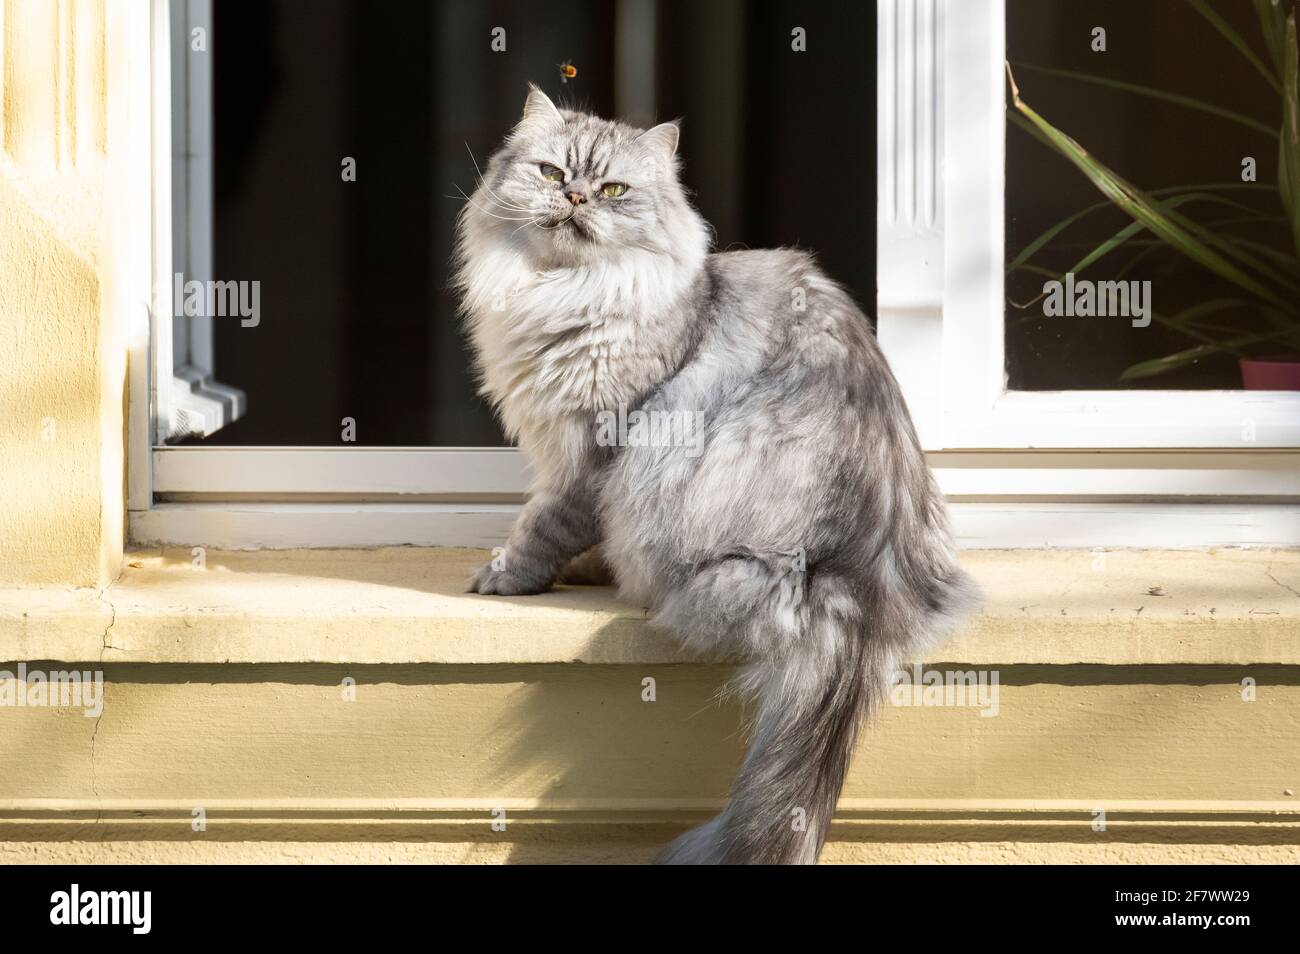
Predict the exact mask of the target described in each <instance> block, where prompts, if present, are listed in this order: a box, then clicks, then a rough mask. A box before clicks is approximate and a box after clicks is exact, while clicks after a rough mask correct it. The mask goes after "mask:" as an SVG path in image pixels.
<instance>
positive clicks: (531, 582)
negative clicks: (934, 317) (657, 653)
mask: <svg viewBox="0 0 1300 954" xmlns="http://www.w3.org/2000/svg"><path fill="white" fill-rule="evenodd" d="M677 138H678V130H677V127H676V126H675V125H672V124H665V125H662V126H656V127H654V128H653V129H650V130H644V131H643V130H640V129H634V128H631V127H628V126H625V125H622V124H620V123H616V122H609V121H606V120H603V119H599V118H597V117H594V116H589V115H585V114H581V113H576V112H572V111H567V110H565V111H561V110H559V109H557V108H556V107H555V106H554V104H552V103H551V101H550V100H549V99H548V98H547V97H546V96H545V95H544V94H543V93H541V92H540V91H538V90H536V89H533V90H532V91H531V92H530V94H529V96H528V99H527V103H526V105H525V109H524V114H523V117H522V119H521V120H520V122H519V124H518V126H517V127H516V128H515V130H514V131H513V133H512V134H511V135H510V136H509V138H508V139H507V141H506V142H505V143H504V144H503V145H502V146H501V148H500V149H499V150H498V151H497V152H496V154H495V155H493V156H492V158H491V160H490V161H489V162H488V164H487V166H486V167H485V169H484V171H483V176H482V179H481V181H480V183H479V185H478V188H477V189H476V190H475V192H474V194H473V196H471V197H470V201H469V203H468V204H467V205H466V207H465V209H464V211H463V213H462V216H461V219H460V224H459V236H458V239H459V243H458V271H457V278H456V283H457V287H458V289H459V291H460V293H461V295H462V296H463V310H464V315H465V318H466V323H467V327H468V331H469V335H470V338H471V341H472V344H473V347H474V353H475V356H476V361H477V370H478V372H479V374H480V376H481V381H482V391H483V394H484V395H486V396H487V398H488V399H489V400H490V401H491V402H492V404H493V405H494V407H495V408H496V410H497V412H498V413H499V415H500V417H501V420H502V421H503V423H504V426H505V428H506V430H507V432H508V433H509V435H510V436H511V437H512V438H514V439H515V440H517V441H518V443H519V444H520V446H521V447H522V448H523V449H524V450H525V452H526V453H527V454H528V456H529V458H530V461H531V463H532V465H533V468H534V471H535V473H536V475H537V476H536V485H535V486H534V488H533V492H532V495H531V497H530V499H529V502H528V503H527V504H526V506H525V507H524V510H523V513H522V515H521V517H520V519H519V522H518V524H517V526H516V527H515V528H514V531H513V532H512V534H511V536H510V539H509V541H508V543H507V546H506V548H505V552H504V554H502V556H501V558H499V559H497V560H495V561H493V562H492V563H489V564H488V565H486V566H484V567H483V568H482V569H480V570H479V571H478V572H477V573H476V574H475V576H474V578H473V580H472V581H471V582H470V585H469V589H470V590H471V591H472V592H477V593H484V594H502V595H520V594H529V593H537V592H541V591H543V590H545V589H547V588H548V587H550V586H551V585H552V584H553V583H554V582H555V581H556V579H557V578H558V577H559V575H560V574H561V573H562V572H563V571H564V569H565V566H566V564H568V563H569V562H570V561H571V560H572V559H573V558H575V557H578V556H580V555H581V554H583V553H584V552H586V551H588V550H589V549H590V548H591V547H593V546H596V545H597V544H601V545H602V547H603V550H604V555H605V560H606V561H607V562H608V565H609V567H610V569H611V570H612V572H613V574H614V577H615V579H616V581H617V583H618V586H619V588H620V592H621V593H622V595H623V596H624V597H626V598H627V599H629V600H633V601H638V602H639V603H640V604H641V605H644V606H647V607H649V608H650V609H651V611H652V613H653V622H654V624H655V625H657V626H661V627H664V628H666V629H668V630H670V631H672V632H673V633H675V634H677V635H678V636H679V637H680V638H681V639H682V640H683V641H684V642H685V643H687V644H689V645H692V646H697V647H701V648H707V649H709V650H712V651H715V652H716V651H721V652H725V653H729V654H736V655H738V656H740V657H743V658H744V659H746V660H748V662H747V663H746V664H745V666H744V668H743V670H742V673H741V676H740V684H741V688H742V689H743V690H744V691H745V693H746V694H747V696H748V698H750V699H751V700H752V702H753V706H754V713H755V721H754V728H753V738H752V742H751V745H750V749H749V752H748V755H747V756H746V758H745V761H744V764H743V767H742V768H741V770H740V773H739V776H738V777H737V779H736V781H735V783H734V786H733V789H732V792H731V798H730V801H729V803H728V805H727V807H726V809H725V810H724V811H723V812H722V813H721V814H720V815H718V816H717V817H716V818H714V819H713V820H712V821H710V822H709V823H707V824H705V825H703V826H701V827H699V828H696V829H694V830H692V831H689V832H687V833H686V834H684V835H683V836H681V837H680V838H678V839H677V840H676V841H674V842H673V843H672V844H671V845H669V846H668V847H667V848H666V849H665V850H664V852H663V854H662V856H661V859H660V860H661V861H664V862H671V863H812V862H815V861H816V859H817V856H818V853H819V852H820V850H821V847H822V843H823V841H824V840H825V838H826V834H827V828H828V825H829V823H830V819H831V816H832V814H833V813H834V809H835V803H836V800H837V799H838V797H839V792H840V787H841V785H842V784H843V780H844V776H845V773H846V771H847V768H848V763H849V759H850V756H851V754H852V751H853V745H854V741H855V737H856V734H857V731H858V727H859V725H860V723H861V721H862V718H863V716H864V714H865V713H866V712H867V711H868V710H869V709H870V707H871V706H872V705H873V704H875V703H877V702H878V701H879V700H880V699H881V698H882V696H883V694H884V692H885V690H886V686H887V682H888V679H889V677H890V674H891V673H892V672H893V671H894V670H895V669H896V668H897V667H898V666H899V665H901V664H902V662H903V661H905V660H907V659H909V658H912V657H915V656H916V655H917V654H918V653H919V652H921V651H922V650H923V649H924V648H926V647H928V646H929V645H931V644H932V643H933V642H934V641H935V640H937V639H938V638H939V637H940V636H942V635H943V634H944V633H946V632H948V631H949V630H951V629H952V628H953V627H954V626H955V625H956V624H957V623H958V622H959V621H960V620H961V619H962V618H963V617H964V616H965V615H966V614H967V613H969V612H970V611H971V610H972V608H973V607H974V605H975V603H976V602H977V599H978V596H977V592H976V589H975V587H974V586H973V584H972V583H971V581H970V580H969V578H968V577H967V576H966V575H965V574H964V573H963V572H962V570H961V569H960V568H959V566H958V564H957V560H956V556H955V553H954V549H953V545H952V542H951V536H950V532H949V529H948V523H947V516H946V513H945V509H944V505H943V501H942V498H941V497H940V495H939V493H938V491H937V489H936V487H935V485H934V482H933V480H932V478H931V475H930V473H929V471H928V470H927V468H926V464H925V460H924V457H923V456H922V453H921V450H920V447H919V445H918V443H917V439H916V436H915V433H914V430H913V427H912V423H911V420H910V418H909V416H908V412H907V408H906V407H905V405H904V403H903V398H902V395H901V393H900V391H899V388H898V385H897V383H896V382H895V380H894V377H893V375H892V374H891V372H890V369H889V367H888V365H887V364H886V362H885V359H884V357H883V355H882V354H881V352H880V349H879V348H878V347H877V345H876V342H875V339H874V337H873V335H872V334H871V330H870V327H869V324H868V321H867V319H866V317H865V316H864V315H863V313H862V311H861V310H860V309H859V308H858V307H857V306H856V305H855V304H854V303H853V301H852V300H851V299H850V297H849V296H848V295H847V294H846V293H845V292H844V291H843V290H842V289H841V288H840V287H839V286H838V285H836V284H835V283H834V282H833V281H831V280H830V279H829V278H827V277H826V275H825V274H823V273H822V272H821V270H820V269H819V268H818V267H817V265H816V263H815V262H814V261H813V259H812V258H811V257H810V256H809V255H807V254H805V253H803V252H800V251H795V250H791V249H775V250H767V251H757V250H756V251H737V252H722V253H712V254H710V252H709V241H708V229H707V226H706V224H705V223H704V221H703V220H702V219H701V218H700V216H699V215H698V213H696V212H695V210H694V209H693V208H692V207H691V205H690V203H689V201H688V199H687V196H686V194H685V191H684V190H683V188H682V186H681V185H680V183H679V180H678V175H677V173H678V167H677V158H676V145H677ZM544 164H545V166H554V167H556V168H558V169H560V170H562V171H563V176H564V178H563V181H562V182H553V181H550V180H548V179H547V178H546V177H545V175H544V173H543V171H542V170H543V169H544V167H545V166H544ZM610 182H615V183H618V184H622V185H624V186H626V191H625V192H623V193H622V194H620V195H615V196H610V195H607V194H606V192H605V190H604V186H605V185H606V184H607V183H610ZM612 191H614V192H616V193H617V191H618V190H617V189H614V190H612ZM572 193H577V195H578V198H579V199H580V200H581V201H576V204H575V199H574V198H573V197H572V195H571V194H572ZM620 406H622V408H623V410H624V411H626V410H627V409H633V410H639V411H642V412H643V413H644V414H646V415H650V414H658V415H661V416H663V419H665V420H668V419H674V420H675V419H684V418H685V417H686V416H688V415H693V417H692V418H691V419H693V420H698V421H702V422H703V428H704V441H703V443H702V445H701V446H702V450H700V449H699V447H697V448H696V450H695V451H694V452H693V451H692V450H691V449H690V447H688V446H686V445H685V443H684V442H673V441H671V440H664V439H660V440H652V441H640V442H638V441H637V440H634V439H630V438H629V439H626V440H619V441H615V442H610V441H608V440H602V439H601V429H600V426H599V425H600V421H601V420H602V414H603V415H604V418H603V419H604V420H605V421H608V420H609V415H610V414H613V413H616V412H618V411H619V408H620ZM664 433H668V432H664ZM661 438H662V434H661ZM589 562H590V558H588V563H589ZM588 569H589V567H588Z"/></svg>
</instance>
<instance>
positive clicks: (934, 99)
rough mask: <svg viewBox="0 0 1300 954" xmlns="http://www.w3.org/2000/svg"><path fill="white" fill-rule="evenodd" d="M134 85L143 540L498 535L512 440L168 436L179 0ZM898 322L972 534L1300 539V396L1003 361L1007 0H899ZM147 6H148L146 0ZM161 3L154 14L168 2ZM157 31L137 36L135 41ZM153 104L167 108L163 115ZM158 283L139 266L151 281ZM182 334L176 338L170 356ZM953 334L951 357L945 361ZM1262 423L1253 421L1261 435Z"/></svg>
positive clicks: (891, 333)
mask: <svg viewBox="0 0 1300 954" xmlns="http://www.w3.org/2000/svg"><path fill="white" fill-rule="evenodd" d="M190 2H194V0H170V2H169V0H151V2H150V6H151V10H148V11H146V13H145V15H144V16H143V17H141V15H140V14H139V12H138V10H135V9H134V8H133V13H132V17H133V18H134V19H133V22H134V32H135V33H137V34H138V33H141V32H143V36H144V37H148V38H149V39H148V41H147V42H148V44H149V46H150V54H151V55H150V56H149V57H148V58H147V62H148V63H149V69H148V70H146V71H144V72H147V73H149V81H148V82H145V83H142V84H138V85H137V86H136V88H135V93H134V98H133V106H134V108H136V109H137V110H140V111H141V113H140V114H141V115H146V116H148V115H151V116H152V126H151V129H152V136H150V130H149V129H148V128H146V129H145V132H144V134H143V136H141V135H140V129H139V126H140V124H135V126H134V127H133V129H134V132H135V135H136V141H135V148H134V149H133V154H134V155H135V156H136V157H137V159H136V161H133V162H132V163H131V167H130V169H128V170H125V171H124V174H125V175H127V176H128V178H129V179H130V181H131V183H132V186H131V189H132V194H133V195H136V196H145V197H147V198H148V199H149V200H150V202H151V205H150V207H151V208H152V230H151V234H149V233H148V232H146V231H145V230H142V229H139V228H137V229H136V230H135V231H134V232H133V233H132V234H133V235H134V236H135V237H136V244H135V245H134V246H133V248H134V249H135V254H133V255H132V256H130V258H131V261H132V262H133V268H132V269H131V271H132V275H133V276H134V277H135V278H136V279H137V280H139V279H141V277H142V276H143V275H149V276H150V280H151V282H152V285H151V286H150V290H149V292H148V293H147V294H146V295H144V296H142V297H143V298H145V299H146V300H150V301H151V302H152V308H151V311H150V313H151V315H152V316H153V319H152V321H149V322H143V321H142V322H141V325H142V327H137V328H133V329H132V335H131V359H132V360H131V369H132V372H131V395H130V412H131V413H130V434H129V445H130V452H129V460H128V466H129V495H128V510H129V525H130V535H131V538H132V540H133V541H134V542H136V543H140V544H158V543H163V544H183V545H193V544H201V545H206V546H213V547H233V548H258V547H294V546H378V545H398V544H417V545H445V546H491V545H495V544H497V543H500V542H501V541H502V540H503V539H504V538H505V535H506V533H507V532H508V530H509V527H510V525H511V523H512V522H513V519H514V516H515V514H516V513H517V512H518V507H519V503H520V502H521V501H522V499H523V496H524V493H525V491H526V488H527V484H528V479H529V475H528V468H527V466H526V464H525V462H524V460H523V458H522V455H521V454H520V453H519V452H518V451H516V450H514V449H508V448H507V449H503V448H366V447H338V448H323V447H312V448H302V447H168V446H162V445H161V444H160V442H158V441H157V440H156V435H157V434H159V433H165V430H160V428H159V420H158V415H159V412H160V409H162V408H165V407H166V401H167V398H168V396H169V393H170V392H168V393H167V394H161V395H160V394H159V390H158V386H157V382H158V381H159V380H168V378H167V377H164V376H163V372H164V371H166V370H168V369H167V365H166V358H170V356H171V355H170V347H169V345H170V341H169V339H168V337H167V325H168V323H169V316H170V315H171V294H172V292H171V280H170V276H171V274H172V255H173V244H172V226H173V216H172V197H173V191H172V183H171V178H172V176H171V172H172V156H171V148H170V144H171V130H170V127H171V115H172V113H171V102H170V97H171V96H172V95H173V89H174V87H173V86H172V83H171V78H170V71H169V61H170V54H171V51H172V43H173V39H172V37H173V34H172V31H171V29H170V25H169V19H168V16H169V8H170V7H171V5H172V3H190ZM877 3H878V13H879V27H880V29H879V50H878V53H879V55H878V71H879V78H880V84H879V103H878V106H879V110H878V124H879V131H880V136H879V137H878V138H879V143H880V147H879V149H880V153H879V196H880V207H879V218H878V222H879V225H878V233H879V234H878V238H879V244H878V249H879V251H878V275H879V297H878V302H877V326H878V332H879V338H880V341H881V345H882V347H883V348H884V350H885V352H886V354H887V355H888V357H889V359H890V361H891V363H892V365H893V366H894V369H895V372H896V374H897V376H898V378H899V380H900V383H901V384H902V386H903V389H904V393H905V394H906V396H907V399H908V402H909V405H910V407H911V408H912V411H913V416H914V417H915V419H916V421H917V425H918V430H919V431H920V434H921V437H922V442H923V445H924V447H925V449H926V451H927V453H928V455H929V458H930V462H931V464H932V466H933V467H934V469H935V473H936V475H937V478H938V480H939V483H940V486H941V488H942V489H943V490H944V491H945V493H946V494H948V496H949V498H950V500H951V501H952V510H953V515H954V523H955V525H956V529H957V534H958V538H959V542H960V543H961V544H962V545H963V546H967V547H1160V548H1179V547H1205V546H1222V545H1239V546H1296V545H1300V506H1298V505H1297V501H1300V394H1291V393H1285V392H1279V393H1271V392H1237V391H1228V392H1219V391H1216V392H1172V391H1170V392H1151V391H1142V392H1123V391H1115V392H1104V391H1088V392H1051V393H1030V392H1010V391H1007V390H1006V388H1005V382H1004V373H1003V360H1004V355H1003V344H1002V340H1003V339H1002V321H1003V292H1002V267H1003V263H1002V257H1003V226H1002V221H1003V192H1002V189H1003V175H1004V154H1003V152H1004V140H1003V137H1004V102H1005V100H1004V86H1003V82H1004V79H1003V77H1004V73H1003V60H1004V52H1005V36H1004V16H1005V12H1004V4H1003V0H877ZM136 6H137V7H141V8H143V7H144V5H143V4H140V5H136ZM146 21H148V22H146ZM144 42H146V41H145V40H144V39H143V38H142V37H141V36H134V37H133V39H132V43H133V44H135V45H137V46H139V45H140V44H142V43H144ZM145 125H146V126H147V125H148V124H145ZM137 287H138V286H137ZM162 352H167V353H166V354H165V355H164V354H161V353H162ZM936 356H938V360H937V362H936ZM1248 435H1253V437H1254V440H1253V441H1250V440H1247V439H1246V437H1247V436H1248Z"/></svg>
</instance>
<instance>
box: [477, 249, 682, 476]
mask: <svg viewBox="0 0 1300 954" xmlns="http://www.w3.org/2000/svg"><path fill="white" fill-rule="evenodd" d="M693 277H694V276H693V275H692V274H691V273H690V271H688V270H686V269H683V268H682V267H681V266H680V265H678V264H677V263H675V262H673V261H672V259H670V258H668V257H666V256H663V255H654V254H651V253H646V252H634V251H628V252H624V253H622V254H620V255H619V256H618V257H617V258H615V259H612V260H611V261H609V262H605V263H600V264H592V265H582V266H578V267H571V268H558V269H549V270H541V271H538V270H533V269H530V268H528V266H527V264H526V263H525V261H524V260H523V258H522V257H521V256H520V255H519V254H518V252H517V251H516V250H514V249H509V248H507V249H500V250H490V251H486V252H484V253H483V254H481V255H478V256H476V257H475V259H474V261H472V262H471V263H470V264H469V265H468V266H467V268H466V270H465V272H464V285H465V290H466V299H465V303H466V308H467V311H468V313H469V319H470V321H469V324H470V332H471V337H472V339H473V342H474V346H475V348H476V349H477V351H478V356H479V366H480V369H481V373H482V378H483V392H484V393H485V394H486V395H487V396H488V397H489V398H490V399H491V400H492V401H493V403H494V404H496V405H497V407H498V408H499V410H500V412H501V415H502V418H503V422H504V424H505V427H506V430H507V433H508V434H510V436H511V437H514V438H517V439H519V440H520V442H521V443H522V444H523V445H524V446H525V448H526V449H528V450H530V451H532V452H534V456H536V455H537V453H542V454H548V453H563V454H564V455H565V456H569V455H570V454H572V453H576V452H580V451H581V449H582V447H583V446H585V442H584V441H583V440H582V439H581V437H580V435H579V432H589V431H591V430H592V428H593V426H594V423H595V414H596V412H598V411H601V410H610V409H616V408H617V407H618V406H619V405H620V404H630V403H631V402H634V401H635V400H637V399H638V398H639V397H640V396H641V395H642V394H644V393H645V392H646V390H648V389H649V388H651V387H653V386H654V385H655V384H656V383H658V382H659V381H661V380H662V379H663V378H664V377H665V376H666V375H668V374H669V373H671V371H672V369H673V367H675V364H676V362H677V361H678V360H679V359H680V354H681V342H682V341H683V340H684V330H685V328H686V327H687V325H688V323H689V320H690V316H689V314H688V313H687V312H688V309H687V308H685V307H684V306H683V302H682V298H683V296H684V295H685V293H686V292H687V290H688V289H689V285H690V282H691V281H692V280H693ZM534 463H535V465H537V464H542V465H543V466H544V465H545V462H541V461H534Z"/></svg>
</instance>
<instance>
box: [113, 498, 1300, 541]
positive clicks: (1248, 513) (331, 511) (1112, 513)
mask: <svg viewBox="0 0 1300 954" xmlns="http://www.w3.org/2000/svg"><path fill="white" fill-rule="evenodd" d="M950 509H951V512H952V520H953V528H954V530H955V532H956V536H957V541H958V545H959V546H960V547H961V548H962V549H967V550H1010V549H1063V550H1073V549H1093V548H1099V547H1100V548H1113V549H1161V550H1199V549H1204V548H1207V547H1260V548H1294V547H1300V505H1292V504H1241V505H1231V504H1159V503H1157V504H1095V503H1023V504H1004V503H996V504H993V503H989V504H985V503H955V504H952V505H951V508H950ZM518 512H519V506H518V505H517V504H414V503H405V504H404V503H396V504H364V503H361V504H233V503H232V504H161V505H159V506H156V507H154V508H153V509H151V510H143V511H133V512H132V513H131V514H130V518H131V523H130V528H131V539H132V542H133V545H135V546H159V545H175V546H195V545H202V546H207V547H213V548H216V549H226V550H258V549H297V548H304V547H305V548H333V547H380V546H449V547H486V548H490V547H494V546H500V545H502V544H504V543H505V540H506V536H507V535H508V534H509V532H510V528H511V526H512V525H513V523H514V520H515V517H516V516H517V515H518Z"/></svg>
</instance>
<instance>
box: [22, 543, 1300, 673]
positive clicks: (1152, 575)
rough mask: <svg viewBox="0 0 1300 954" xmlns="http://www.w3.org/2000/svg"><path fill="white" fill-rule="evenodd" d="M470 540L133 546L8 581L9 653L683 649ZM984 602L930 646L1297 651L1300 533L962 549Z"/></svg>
mask: <svg viewBox="0 0 1300 954" xmlns="http://www.w3.org/2000/svg"><path fill="white" fill-rule="evenodd" d="M485 558H486V553H484V552H483V551H479V550H468V549H420V548H407V547H397V548H382V549H372V550H354V549H353V550H275V551H252V552H249V551H216V550H210V551H208V553H207V554H206V569H203V570H199V569H195V568H192V566H191V555H190V550H188V549H182V548H165V549H163V550H161V551H159V550H151V551H147V552H144V551H136V552H133V553H129V554H128V555H127V561H128V563H129V565H128V567H127V568H126V569H125V571H124V572H123V574H122V576H121V578H120V579H119V580H118V581H117V582H116V583H114V584H113V585H112V586H110V587H108V588H107V589H106V590H104V591H103V592H99V591H96V590H88V589H78V590H69V589H48V588H47V589H34V588H24V589H10V590H0V657H2V658H5V659H10V660H20V659H26V660H36V659H48V660H59V661H68V662H87V661H98V662H104V663H108V662H131V663H193V664H212V663H227V662H229V663H339V662H348V663H353V664H412V663H441V664H487V663H567V662H581V663H598V664H620V663H622V664H627V663H670V662H691V661H694V662H720V661H723V660H719V659H708V658H701V657H699V656H691V655H686V654H684V653H683V652H682V651H681V650H680V649H679V648H678V646H677V644H676V641H675V640H674V639H673V638H672V637H671V636H670V635H667V634H664V633H660V632H656V631H655V630H653V629H651V628H650V626H649V625H648V623H647V619H646V614H645V612H644V610H642V609H641V608H639V607H634V606H630V605H628V604H625V603H622V602H620V601H619V600H617V599H616V598H615V596H614V594H613V592H612V591H611V590H610V589H608V588H603V587H565V588H561V589H559V590H557V591H556V592H552V593H547V594H543V595H541V596H533V597H519V598H499V597H481V596H474V595H470V594H466V593H464V592H462V589H463V584H464V581H465V580H466V579H467V578H468V576H469V574H470V571H471V569H472V568H473V567H475V566H477V565H478V564H479V563H480V562H482V561H483V560H484V559H485ZM962 562H963V564H964V565H965V566H966V567H967V568H968V569H969V570H970V571H971V572H972V573H973V574H974V575H975V577H976V578H977V579H978V580H979V581H980V583H981V584H982V585H983V587H984V589H985V592H986V594H987V596H988V599H987V601H986V603H985V606H984V609H983V611H982V613H981V614H980V615H979V616H977V617H976V618H975V619H973V620H972V621H971V623H969V624H968V625H967V627H966V628H965V629H964V630H963V631H962V632H960V633H958V634H957V635H956V636H955V637H954V638H953V639H952V640H951V641H950V642H949V643H948V644H947V645H946V646H943V647H941V648H940V649H939V650H937V651H936V652H935V653H934V654H933V657H932V660H931V661H945V662H953V663H965V664H970V665H976V666H992V665H1035V664H1037V665H1069V664H1101V665H1237V664H1282V665H1295V664H1300V551H1290V550H1219V551H1211V552H1188V551H1115V552H1108V553H1104V554H1098V553H1094V552H1089V551H1041V550H1037V551H1021V550H985V551H967V552H965V553H963V554H962Z"/></svg>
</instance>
